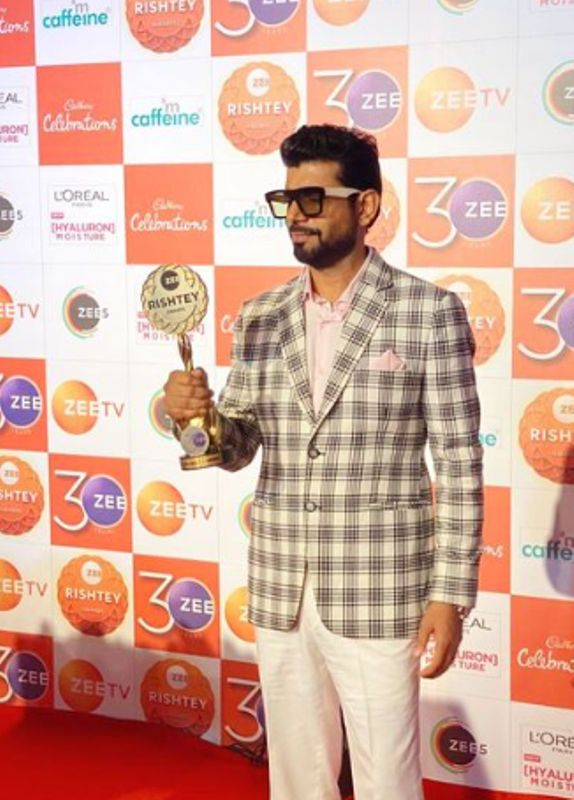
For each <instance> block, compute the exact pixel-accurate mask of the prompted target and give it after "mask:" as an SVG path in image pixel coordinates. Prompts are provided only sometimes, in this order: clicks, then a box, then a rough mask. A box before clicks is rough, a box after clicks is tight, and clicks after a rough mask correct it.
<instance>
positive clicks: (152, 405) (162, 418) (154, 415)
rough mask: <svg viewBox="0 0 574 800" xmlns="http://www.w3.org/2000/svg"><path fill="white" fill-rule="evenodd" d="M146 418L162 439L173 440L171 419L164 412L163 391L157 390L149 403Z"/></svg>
mask: <svg viewBox="0 0 574 800" xmlns="http://www.w3.org/2000/svg"><path fill="white" fill-rule="evenodd" d="M148 417H149V421H150V423H151V426H152V428H153V429H154V431H155V432H156V433H159V435H160V436H161V437H162V438H164V439H173V433H172V429H171V419H170V417H169V416H168V414H167V412H166V410H165V394H164V392H163V389H158V391H157V392H156V393H155V394H154V395H153V397H152V398H151V400H150V401H149V406H148Z"/></svg>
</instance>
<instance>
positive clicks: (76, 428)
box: [52, 380, 125, 436]
mask: <svg viewBox="0 0 574 800" xmlns="http://www.w3.org/2000/svg"><path fill="white" fill-rule="evenodd" d="M124 412H125V403H123V402H119V403H116V402H115V401H113V400H99V399H98V397H97V396H96V393H95V392H94V390H93V389H92V388H91V387H90V386H88V384H87V383H83V381H75V380H71V381H64V383H61V384H60V385H59V386H58V388H57V389H56V391H55V392H54V395H53V397H52V414H53V416H54V419H55V421H56V422H57V424H58V425H59V427H60V428H62V430H63V431H65V432H66V433H70V434H72V435H75V436H78V435H81V434H84V433H88V431H91V430H92V428H93V427H94V425H95V424H96V423H97V421H98V419H99V418H100V417H104V418H111V419H121V418H122V417H123V415H124Z"/></svg>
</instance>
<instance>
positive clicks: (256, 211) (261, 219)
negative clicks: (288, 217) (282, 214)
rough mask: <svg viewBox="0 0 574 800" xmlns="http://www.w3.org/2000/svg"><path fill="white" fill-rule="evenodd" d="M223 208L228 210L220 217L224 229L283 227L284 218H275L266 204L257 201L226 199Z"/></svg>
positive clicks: (242, 229) (241, 229)
mask: <svg viewBox="0 0 574 800" xmlns="http://www.w3.org/2000/svg"><path fill="white" fill-rule="evenodd" d="M225 210H226V211H227V212H228V213H226V214H225V215H224V217H223V219H222V224H223V227H224V228H225V229H226V230H234V231H239V230H240V231H244V230H254V229H261V228H272V229H276V228H284V227H285V220H284V219H276V218H275V217H274V216H273V215H272V214H271V213H270V211H269V209H268V208H267V205H265V204H264V203H260V202H258V201H256V202H254V203H249V202H245V201H242V200H239V201H236V200H234V201H227V202H226V203H225Z"/></svg>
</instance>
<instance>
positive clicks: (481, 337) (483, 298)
mask: <svg viewBox="0 0 574 800" xmlns="http://www.w3.org/2000/svg"><path fill="white" fill-rule="evenodd" d="M436 284H437V286H442V287H443V288H444V289H449V290H450V291H452V292H456V294H457V295H458V296H459V297H460V299H461V300H462V302H463V303H464V307H465V308H466V312H467V316H468V321H469V322H470V327H471V328H472V333H473V335H474V340H475V343H476V352H475V354H474V363H475V366H480V365H481V364H485V363H486V362H487V361H489V360H490V359H491V358H492V356H493V355H494V354H495V353H496V352H497V350H498V348H499V347H500V344H501V342H502V340H503V338H504V334H505V331H506V324H505V323H506V315H505V313H504V308H503V307H502V303H501V302H500V298H499V296H498V295H497V294H496V292H495V291H494V290H493V289H491V287H490V286H489V285H488V284H487V283H486V282H485V281H481V280H479V279H478V278H474V277H471V276H470V275H447V276H446V277H445V278H440V279H439V280H437V281H436Z"/></svg>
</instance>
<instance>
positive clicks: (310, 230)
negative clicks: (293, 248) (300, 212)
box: [289, 225, 321, 236]
mask: <svg viewBox="0 0 574 800" xmlns="http://www.w3.org/2000/svg"><path fill="white" fill-rule="evenodd" d="M289 233H290V234H291V233H310V234H316V235H318V236H320V235H321V231H320V230H319V229H318V228H306V227H305V226H304V225H292V226H291V227H290V228H289Z"/></svg>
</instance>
